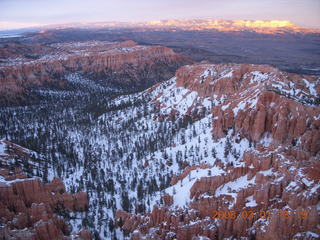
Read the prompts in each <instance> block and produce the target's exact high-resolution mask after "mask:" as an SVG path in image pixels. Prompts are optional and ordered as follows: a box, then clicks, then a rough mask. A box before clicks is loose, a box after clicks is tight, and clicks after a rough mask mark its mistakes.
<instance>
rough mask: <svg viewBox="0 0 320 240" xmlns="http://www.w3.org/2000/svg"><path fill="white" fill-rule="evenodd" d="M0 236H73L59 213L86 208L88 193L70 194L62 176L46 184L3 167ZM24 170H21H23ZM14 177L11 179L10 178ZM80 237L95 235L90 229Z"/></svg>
mask: <svg viewBox="0 0 320 240" xmlns="http://www.w3.org/2000/svg"><path fill="white" fill-rule="evenodd" d="M0 173H1V174H0V178H2V179H3V180H2V181H1V183H0V213H1V214H0V215H1V218H0V223H1V224H2V226H3V227H1V228H0V236H1V237H2V238H3V239H30V240H36V239H70V238H69V237H68V235H69V234H70V230H69V226H68V225H67V224H66V222H65V221H64V220H63V219H61V218H59V217H58V215H57V214H59V211H60V210H61V209H66V210H69V211H86V210H87V208H88V197H87V194H86V193H83V192H80V193H76V194H69V193H66V192H65V186H64V184H63V183H62V181H61V180H60V179H58V178H55V179H53V181H52V182H50V183H48V184H43V183H41V181H40V180H39V179H38V178H27V177H26V176H25V177H24V178H23V179H22V178H12V176H17V173H15V174H13V175H9V176H8V174H9V172H8V171H5V170H4V169H1V171H0ZM19 174H21V173H19ZM8 179H10V180H8ZM79 239H91V235H90V233H89V232H88V231H83V232H81V233H79Z"/></svg>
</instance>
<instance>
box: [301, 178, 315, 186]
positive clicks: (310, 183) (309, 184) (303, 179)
mask: <svg viewBox="0 0 320 240" xmlns="http://www.w3.org/2000/svg"><path fill="white" fill-rule="evenodd" d="M301 181H302V182H303V183H304V184H305V185H306V186H307V187H310V186H311V185H312V184H313V181H309V180H308V179H306V178H302V179H301Z"/></svg>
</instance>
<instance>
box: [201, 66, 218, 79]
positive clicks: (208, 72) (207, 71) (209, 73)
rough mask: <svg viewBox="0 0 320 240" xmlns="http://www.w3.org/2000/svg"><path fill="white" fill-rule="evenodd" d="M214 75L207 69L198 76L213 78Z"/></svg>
mask: <svg viewBox="0 0 320 240" xmlns="http://www.w3.org/2000/svg"><path fill="white" fill-rule="evenodd" d="M215 74H216V72H215V71H214V70H213V69H211V68H207V69H206V70H204V72H203V73H202V74H201V75H200V78H207V77H209V76H214V75H215Z"/></svg>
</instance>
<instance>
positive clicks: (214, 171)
mask: <svg viewBox="0 0 320 240" xmlns="http://www.w3.org/2000/svg"><path fill="white" fill-rule="evenodd" d="M209 170H210V171H211V176H219V175H221V174H222V173H224V171H223V170H222V169H221V168H219V167H216V166H215V167H212V168H207V169H196V170H192V171H190V179H189V177H186V178H184V179H183V180H182V181H179V182H178V183H177V184H175V185H173V186H171V187H169V188H167V189H166V190H165V192H166V193H169V194H170V195H172V196H173V200H174V206H179V207H186V206H187V204H188V203H189V202H190V189H191V187H192V186H193V184H194V183H195V182H196V181H197V180H198V179H200V178H201V177H208V171H209ZM174 191H175V192H176V193H175V194H174Z"/></svg>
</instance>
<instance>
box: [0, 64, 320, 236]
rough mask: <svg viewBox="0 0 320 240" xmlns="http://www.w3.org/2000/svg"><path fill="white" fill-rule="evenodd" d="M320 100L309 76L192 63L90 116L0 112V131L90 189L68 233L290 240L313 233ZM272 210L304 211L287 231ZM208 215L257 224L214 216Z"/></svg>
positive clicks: (45, 109)
mask: <svg viewBox="0 0 320 240" xmlns="http://www.w3.org/2000/svg"><path fill="white" fill-rule="evenodd" d="M70 77H72V78H70V80H71V81H80V83H81V84H87V82H86V80H85V79H79V78H77V76H76V75H73V76H70ZM93 87H94V86H93ZM319 92H320V89H319V79H317V78H316V77H312V76H299V75H295V74H288V73H285V72H281V71H279V70H278V69H276V68H273V67H270V66H264V65H246V64H244V65H236V64H223V65H213V64H206V63H201V64H195V65H189V66H185V67H182V68H180V69H179V70H178V71H177V73H176V76H175V77H174V78H172V79H170V80H168V81H165V82H162V83H159V84H156V85H155V86H153V87H151V88H149V89H147V90H145V91H143V92H140V93H136V94H129V95H120V96H117V97H110V98H109V96H105V98H106V101H105V102H102V103H101V104H100V105H98V106H99V109H103V111H99V114H96V113H95V112H94V114H93V113H92V112H90V111H92V107H91V105H90V104H91V102H90V103H87V102H86V99H84V100H83V101H81V100H78V101H79V102H77V104H76V107H74V106H73V105H72V104H71V103H70V105H67V106H66V107H64V110H63V111H61V109H60V108H59V104H52V105H49V104H48V105H46V106H42V107H38V106H29V107H24V108H20V109H19V108H16V109H15V108H10V109H3V110H2V111H1V116H3V117H2V118H0V119H1V122H0V126H2V127H3V128H4V130H5V132H6V135H7V138H8V139H10V140H15V139H19V141H21V142H22V143H23V144H24V145H28V144H30V145H31V144H32V145H34V146H37V149H39V151H40V152H41V153H43V154H44V155H45V156H46V158H47V159H50V166H51V172H52V173H54V174H55V175H57V176H60V177H61V178H62V179H63V181H64V183H65V184H66V187H67V189H68V190H69V191H71V192H75V191H80V190H81V191H86V192H88V195H89V199H90V204H89V213H88V215H87V216H86V219H85V220H83V221H81V220H79V219H78V220H75V221H74V223H73V227H74V228H75V229H77V228H80V227H82V226H87V227H89V228H90V229H91V230H92V232H93V235H94V236H96V237H100V238H101V239H113V238H115V237H117V238H118V239H125V238H130V237H136V239H144V238H145V239H151V238H155V239H166V238H167V239H193V238H194V239H197V238H196V237H199V238H200V237H203V238H205V237H208V238H210V239H216V238H219V239H223V238H229V237H232V236H233V237H238V238H240V237H243V238H244V239H245V238H247V239H250V238H253V237H256V239H272V237H274V236H277V239H288V238H294V235H296V239H299V238H298V236H302V237H303V236H307V235H308V234H309V233H308V232H310V233H311V234H314V235H316V234H319V231H318V228H317V224H318V221H317V220H318V217H319V215H318V214H319V213H318V211H319V207H317V206H318V204H319V203H318V201H319V200H318V199H319V191H320V189H319V177H318V176H319V172H318V170H317V166H319V150H320V146H319V141H318V139H319V135H320V133H319V127H320V109H319V98H318V96H319ZM99 100H101V99H99ZM9 123H10V124H9ZM279 209H280V210H285V209H290V210H291V211H295V212H297V211H308V214H309V215H308V218H303V216H301V214H300V215H298V214H297V215H294V216H293V217H292V218H291V219H292V220H290V221H292V224H291V223H288V221H289V220H287V219H286V218H284V217H281V216H279ZM214 210H217V211H219V210H229V211H233V210H234V211H236V212H237V214H238V215H239V214H241V212H243V211H245V210H246V211H253V212H254V218H253V219H252V220H248V219H243V218H241V217H237V218H236V219H229V220H225V219H211V217H212V216H213V215H212V214H213V211H214ZM262 210H264V211H267V210H269V211H270V213H272V217H271V218H270V219H269V218H267V219H263V218H260V216H259V214H260V211H262ZM238 215H237V216H238ZM116 226H118V227H117V228H116ZM276 226H280V228H279V229H278V228H276ZM296 226H300V228H297V227H296ZM270 234H271V235H270Z"/></svg>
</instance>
